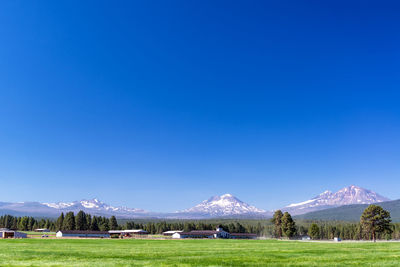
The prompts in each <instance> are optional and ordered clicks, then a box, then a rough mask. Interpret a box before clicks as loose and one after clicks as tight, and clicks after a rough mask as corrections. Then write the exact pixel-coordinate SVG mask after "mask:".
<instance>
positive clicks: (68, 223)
mask: <svg viewBox="0 0 400 267" xmlns="http://www.w3.org/2000/svg"><path fill="white" fill-rule="evenodd" d="M63 230H75V215H74V213H73V212H72V211H70V212H67V214H65V218H64V222H63Z"/></svg>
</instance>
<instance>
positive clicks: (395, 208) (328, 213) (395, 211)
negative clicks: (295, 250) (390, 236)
mask: <svg viewBox="0 0 400 267" xmlns="http://www.w3.org/2000/svg"><path fill="white" fill-rule="evenodd" d="M377 205H379V206H381V207H382V208H384V209H386V210H388V211H389V212H390V214H391V216H392V220H393V222H400V199H399V200H393V201H387V202H381V203H378V204H377ZM366 207H368V204H356V205H346V206H341V207H337V208H330V209H326V210H320V211H314V212H309V213H306V214H302V215H297V216H295V218H296V219H303V220H321V221H330V220H336V221H359V220H360V216H361V214H362V212H363V211H364V209H365V208H366Z"/></svg>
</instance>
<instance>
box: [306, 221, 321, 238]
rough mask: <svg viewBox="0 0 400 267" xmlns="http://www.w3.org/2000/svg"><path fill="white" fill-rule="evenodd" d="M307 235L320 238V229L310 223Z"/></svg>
mask: <svg viewBox="0 0 400 267" xmlns="http://www.w3.org/2000/svg"><path fill="white" fill-rule="evenodd" d="M308 235H309V236H310V237H311V238H312V239H320V229H319V227H318V225H317V224H315V223H313V224H311V226H310V229H308Z"/></svg>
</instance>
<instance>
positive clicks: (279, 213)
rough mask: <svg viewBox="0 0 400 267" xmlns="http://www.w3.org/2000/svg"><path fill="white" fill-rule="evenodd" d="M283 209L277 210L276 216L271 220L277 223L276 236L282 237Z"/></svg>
mask: <svg viewBox="0 0 400 267" xmlns="http://www.w3.org/2000/svg"><path fill="white" fill-rule="evenodd" d="M282 217H283V214H282V211H281V210H277V211H275V213H274V216H273V217H272V219H271V222H272V223H273V224H274V225H275V233H274V234H275V237H276V238H282Z"/></svg>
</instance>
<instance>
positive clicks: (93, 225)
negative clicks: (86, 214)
mask: <svg viewBox="0 0 400 267" xmlns="http://www.w3.org/2000/svg"><path fill="white" fill-rule="evenodd" d="M90 230H92V231H99V224H98V222H97V217H96V216H93V219H92V223H91V224H90Z"/></svg>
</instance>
